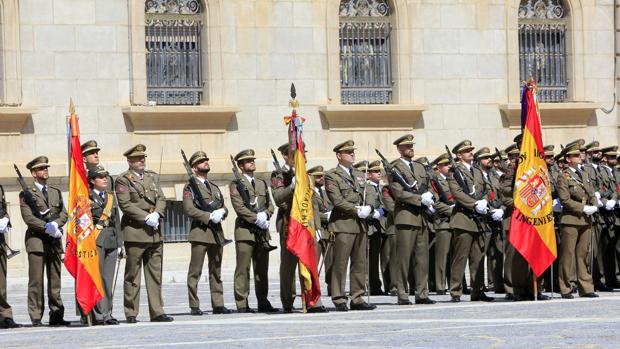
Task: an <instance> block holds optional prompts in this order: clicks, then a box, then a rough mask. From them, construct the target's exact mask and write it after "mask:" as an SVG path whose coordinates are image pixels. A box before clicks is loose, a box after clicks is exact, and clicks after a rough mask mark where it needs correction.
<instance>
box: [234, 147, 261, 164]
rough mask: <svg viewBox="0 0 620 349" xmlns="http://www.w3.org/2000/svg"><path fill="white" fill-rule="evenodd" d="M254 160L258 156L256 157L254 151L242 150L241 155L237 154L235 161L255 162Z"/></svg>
mask: <svg viewBox="0 0 620 349" xmlns="http://www.w3.org/2000/svg"><path fill="white" fill-rule="evenodd" d="M254 159H256V156H254V149H246V150H242V151H240V152H239V153H237V155H235V161H242V160H254Z"/></svg>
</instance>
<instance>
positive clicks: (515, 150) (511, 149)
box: [504, 143, 519, 155]
mask: <svg viewBox="0 0 620 349" xmlns="http://www.w3.org/2000/svg"><path fill="white" fill-rule="evenodd" d="M504 151H505V152H506V154H508V155H519V147H518V146H517V143H513V144H511V145H509V146H508V147H506V149H504Z"/></svg>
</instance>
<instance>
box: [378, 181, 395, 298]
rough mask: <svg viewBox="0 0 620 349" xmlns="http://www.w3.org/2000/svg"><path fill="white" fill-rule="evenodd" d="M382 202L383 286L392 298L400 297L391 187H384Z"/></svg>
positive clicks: (393, 203)
mask: <svg viewBox="0 0 620 349" xmlns="http://www.w3.org/2000/svg"><path fill="white" fill-rule="evenodd" d="M382 195H383V198H382V201H383V205H384V206H383V207H384V209H385V216H386V222H385V242H384V243H383V248H382V249H381V274H382V275H383V284H384V285H385V290H386V291H387V290H389V294H390V296H398V289H397V288H396V281H395V280H396V279H397V277H396V276H395V273H396V271H397V270H398V265H397V263H398V258H397V257H396V247H397V241H396V227H395V226H394V209H395V208H396V202H395V201H394V196H393V195H392V191H391V190H390V186H389V185H386V186H383V190H382Z"/></svg>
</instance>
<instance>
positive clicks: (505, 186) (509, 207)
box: [499, 165, 515, 231]
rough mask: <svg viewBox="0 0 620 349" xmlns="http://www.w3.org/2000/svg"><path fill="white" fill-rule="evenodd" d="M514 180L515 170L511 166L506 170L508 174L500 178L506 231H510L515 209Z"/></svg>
mask: <svg viewBox="0 0 620 349" xmlns="http://www.w3.org/2000/svg"><path fill="white" fill-rule="evenodd" d="M514 178H515V168H514V166H513V165H509V166H508V168H507V169H506V173H504V174H503V175H502V176H501V177H500V178H499V182H500V188H501V189H500V198H501V200H502V204H503V205H504V207H505V209H504V221H503V226H504V230H505V231H508V230H509V229H510V220H511V217H512V211H513V209H514Z"/></svg>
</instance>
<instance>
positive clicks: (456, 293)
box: [448, 140, 492, 302]
mask: <svg viewBox="0 0 620 349" xmlns="http://www.w3.org/2000/svg"><path fill="white" fill-rule="evenodd" d="M473 148H474V147H473V146H472V144H471V142H470V141H468V140H466V141H463V142H461V143H459V144H457V145H456V146H455V147H454V148H453V149H452V152H453V153H455V154H458V153H460V152H464V151H467V150H470V151H471V150H472V149H473ZM457 170H458V171H460V172H461V174H462V175H463V177H464V178H463V179H464V181H465V183H466V184H467V189H468V190H469V191H470V192H469V193H467V192H465V191H464V189H463V188H461V186H460V185H459V184H458V183H457V182H456V180H455V179H454V178H450V179H448V185H449V186H450V192H451V193H452V195H453V196H454V201H455V202H456V204H455V206H454V208H453V209H452V217H451V218H450V227H451V228H452V229H453V231H454V236H453V237H452V249H453V259H452V264H451V266H450V294H451V295H452V301H454V302H458V301H460V296H461V295H462V293H463V286H462V280H463V276H464V275H465V266H466V265H467V262H468V261H469V271H470V277H471V283H472V284H471V300H472V301H476V300H482V301H487V300H492V298H488V297H487V296H486V295H485V294H484V292H483V290H482V289H483V287H484V275H483V272H482V270H483V269H482V268H481V266H482V263H483V262H484V229H485V228H484V227H483V224H484V221H485V219H484V217H483V216H482V215H481V214H479V213H478V212H477V211H475V207H476V206H477V205H479V202H480V201H482V200H486V201H487V202H488V200H489V194H490V188H489V187H488V186H487V184H486V183H485V181H484V176H483V174H482V172H481V171H480V169H478V168H475V167H474V166H472V165H469V166H467V165H466V164H465V163H463V162H459V163H457V169H454V171H457ZM478 271H480V273H479V272H478Z"/></svg>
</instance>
